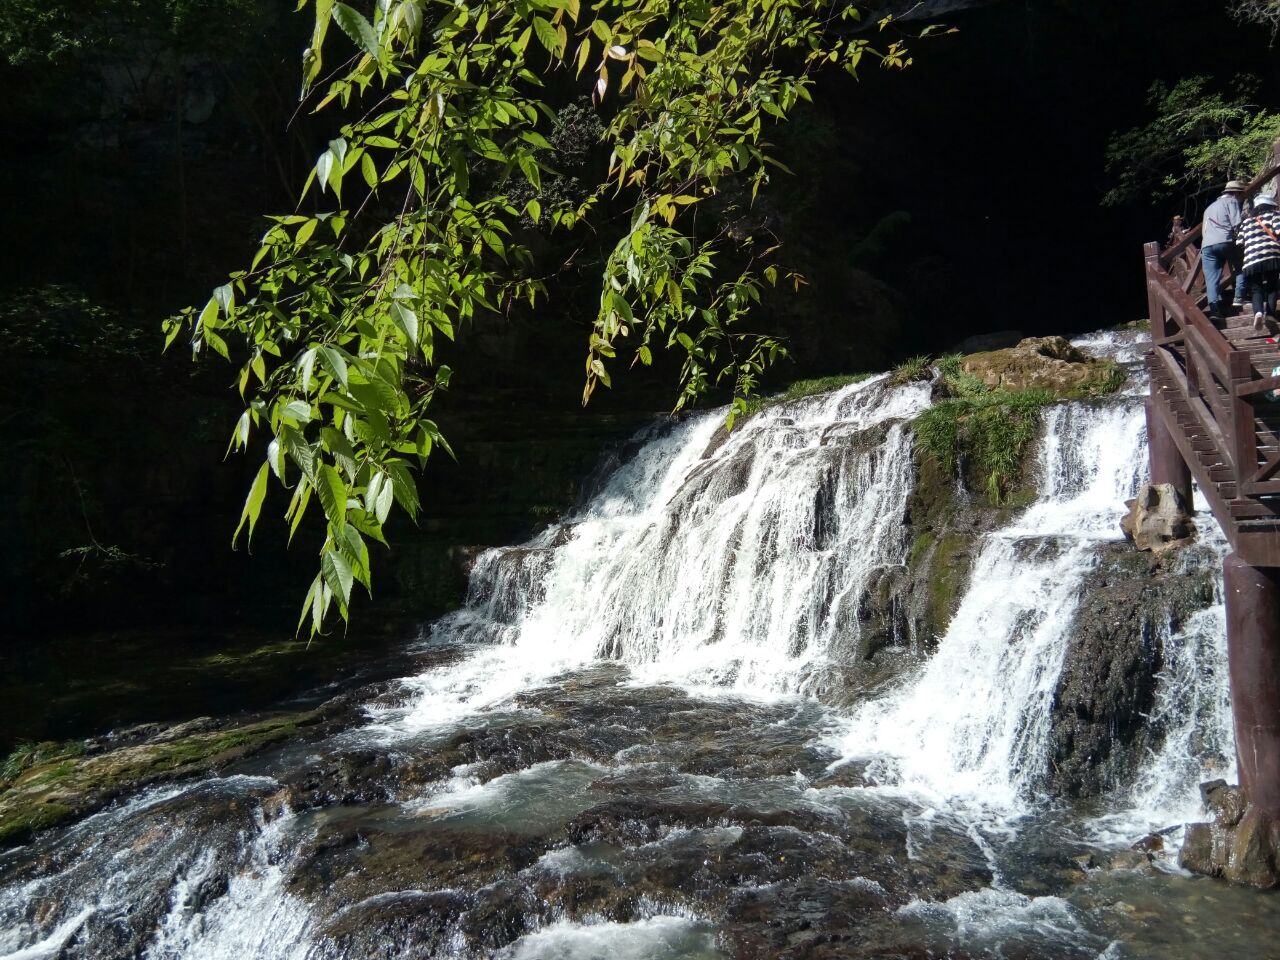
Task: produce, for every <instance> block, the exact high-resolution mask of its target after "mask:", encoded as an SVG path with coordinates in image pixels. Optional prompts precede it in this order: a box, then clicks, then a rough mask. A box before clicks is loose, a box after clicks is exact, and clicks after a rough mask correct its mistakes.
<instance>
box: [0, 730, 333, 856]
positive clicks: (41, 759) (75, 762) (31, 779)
mask: <svg viewBox="0 0 1280 960" xmlns="http://www.w3.org/2000/svg"><path fill="white" fill-rule="evenodd" d="M322 719H323V715H322V714H321V712H320V711H314V710H313V711H306V712H302V713H294V714H284V715H279V716H274V717H269V718H267V719H264V720H257V721H254V722H251V723H246V724H243V725H241V726H238V727H225V728H223V729H215V730H207V729H203V730H202V731H201V732H193V733H187V734H186V735H182V734H181V728H171V730H170V731H167V732H165V733H162V734H160V735H159V736H157V737H156V738H154V739H153V740H152V741H150V742H147V743H143V744H139V745H137V746H132V747H121V748H119V749H116V750H112V751H109V752H105V753H94V754H92V755H86V750H85V745H84V744H83V743H71V744H53V743H50V744H39V745H31V744H23V745H22V746H20V747H19V749H18V750H15V751H14V752H13V753H12V754H10V756H9V758H8V760H6V762H5V767H4V776H5V780H4V781H0V784H2V785H3V789H0V847H2V846H5V845H7V844H10V843H15V842H21V841H23V840H25V839H27V838H28V837H29V836H30V835H31V833H32V832H34V831H36V830H40V829H43V828H45V827H50V826H54V825H56V824H59V823H64V822H66V821H68V820H71V819H73V818H75V817H77V816H83V815H85V814H87V813H90V812H92V811H93V810H95V809H97V808H99V807H101V806H102V804H104V803H106V802H107V801H108V800H110V798H112V797H114V796H117V795H118V794H119V793H120V792H121V791H123V790H127V789H136V788H138V787H142V786H146V785H148V784H151V783H156V782H159V781H161V780H169V779H174V778H177V777H184V776H189V775H193V774H197V773H204V772H208V771H210V770H216V769H220V768H221V767H224V766H226V765H227V764H229V763H232V762H234V761H235V760H238V759H241V758H242V757H245V756H247V755H249V754H250V753H253V752H255V751H257V750H260V749H262V748H263V747H266V746H269V745H271V744H275V743H280V742H282V741H285V740H290V739H294V738H295V737H297V736H299V735H300V733H301V731H302V730H303V729H304V728H307V727H314V726H315V725H317V724H318V723H319V722H320V721H321V720H322ZM10 774H12V776H10Z"/></svg>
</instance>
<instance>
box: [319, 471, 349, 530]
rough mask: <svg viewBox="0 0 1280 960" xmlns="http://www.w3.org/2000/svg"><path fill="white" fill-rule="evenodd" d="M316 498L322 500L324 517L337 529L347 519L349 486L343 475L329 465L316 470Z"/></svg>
mask: <svg viewBox="0 0 1280 960" xmlns="http://www.w3.org/2000/svg"><path fill="white" fill-rule="evenodd" d="M316 496H318V497H319V498H320V506H322V507H323V508H324V515H325V516H326V517H328V518H329V522H330V523H331V524H333V526H334V529H337V528H338V526H339V525H340V524H343V523H345V522H346V519H347V485H346V484H345V483H343V481H342V475H341V474H340V473H338V471H337V470H335V469H334V468H333V467H331V466H329V464H327V463H322V464H320V466H319V467H317V468H316Z"/></svg>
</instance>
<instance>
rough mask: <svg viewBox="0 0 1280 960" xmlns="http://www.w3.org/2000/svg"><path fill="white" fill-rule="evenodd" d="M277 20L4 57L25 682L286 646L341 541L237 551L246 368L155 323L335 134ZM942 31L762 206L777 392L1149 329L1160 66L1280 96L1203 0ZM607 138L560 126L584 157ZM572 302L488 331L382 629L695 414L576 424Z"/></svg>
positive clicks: (6, 323) (968, 16) (968, 23)
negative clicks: (1046, 341) (1145, 161)
mask: <svg viewBox="0 0 1280 960" xmlns="http://www.w3.org/2000/svg"><path fill="white" fill-rule="evenodd" d="M242 5H243V4H242ZM269 6H270V5H267V4H263V5H262V7H263V10H259V11H258V14H257V15H256V17H255V18H254V19H253V20H252V22H251V27H252V29H251V30H250V31H249V34H248V35H246V36H229V37H228V38H227V39H226V42H220V43H210V42H208V41H207V38H206V39H205V40H202V41H201V42H199V43H194V44H189V45H188V44H185V42H184V41H180V40H176V39H172V38H170V39H165V37H164V36H157V35H155V34H154V32H153V31H151V27H149V26H147V25H140V24H127V23H122V24H119V25H117V27H115V28H113V29H116V30H117V34H118V35H116V36H108V37H105V38H104V39H101V40H100V46H99V47H98V48H97V49H95V50H93V51H90V52H89V53H88V54H84V55H78V56H68V57H63V58H60V59H56V60H54V61H50V60H49V59H47V58H43V59H42V58H40V57H28V58H26V59H21V58H19V59H21V62H18V63H5V64H4V65H2V66H0V84H2V86H3V89H4V90H5V96H4V97H3V99H0V211H3V215H2V219H0V224H2V227H3V230H2V233H0V236H2V237H3V243H4V253H5V255H4V256H3V257H0V329H3V331H4V333H5V336H4V340H3V341H2V342H3V344H4V345H5V347H7V349H8V351H9V358H8V359H9V364H8V369H7V373H6V376H5V377H4V378H3V381H2V382H0V404H2V408H3V409H2V412H0V444H3V450H4V451H5V454H4V462H5V463H6V467H7V469H6V470H5V471H4V483H5V492H6V501H7V507H6V509H5V511H4V513H3V521H2V523H0V544H2V546H0V585H2V589H3V597H4V601H3V605H2V607H0V610H2V612H0V635H3V637H4V641H0V651H4V650H6V649H7V650H8V651H9V652H8V655H9V656H20V658H26V659H24V660H23V662H28V661H29V659H30V657H31V656H33V655H34V654H32V651H35V650H39V649H40V647H41V644H43V643H51V642H53V639H54V638H58V637H67V636H75V635H79V634H82V633H85V632H87V631H98V632H100V631H103V630H110V629H122V628H126V627H127V628H130V629H134V630H137V629H161V628H163V629H165V630H176V629H181V630H187V631H193V630H194V631H202V632H203V634H205V635H208V636H210V637H213V638H215V639H216V638H217V637H219V636H224V635H227V634H230V633H233V632H234V631H236V630H244V629H254V630H267V631H279V632H284V633H291V631H292V626H293V621H294V618H295V615H296V604H297V603H298V602H299V601H300V599H301V597H302V595H303V593H304V592H305V587H306V583H307V582H308V581H309V579H310V577H311V575H312V573H313V560H312V555H311V550H312V549H313V548H314V544H308V543H307V542H306V541H305V537H304V538H302V542H300V543H295V545H294V548H293V550H292V551H289V552H286V550H285V548H284V532H283V528H282V526H280V525H272V524H269V523H266V522H264V524H263V529H262V530H261V531H260V532H259V536H258V537H257V539H256V541H255V546H254V552H253V553H252V554H248V553H246V552H245V551H244V550H243V549H241V550H240V551H239V552H232V551H231V549H230V547H229V542H230V538H231V531H232V529H233V528H234V525H235V517H236V516H237V515H238V513H239V510H240V505H241V503H242V500H243V496H244V490H245V488H246V479H247V478H246V475H245V472H244V470H243V469H242V466H243V465H242V464H240V463H238V462H230V463H223V462H222V456H223V451H224V449H225V447H226V442H227V439H228V437H229V435H230V431H231V427H232V425H233V423H234V421H235V418H236V416H237V414H238V407H237V405H236V402H235V397H234V394H233V392H232V391H231V390H230V389H229V380H230V373H229V371H228V369H227V368H223V367H221V366H218V365H209V366H203V365H193V364H192V363H190V361H189V359H188V357H187V356H186V355H184V354H183V353H182V351H181V350H175V351H172V352H170V353H169V354H167V355H162V354H161V351H160V347H161V335H160V332H159V324H160V321H161V320H162V319H163V318H164V317H165V316H166V315H168V314H169V313H171V312H172V311H175V310H177V309H179V308H181V307H183V306H186V305H189V304H193V303H202V302H203V301H204V300H205V299H207V297H208V292H209V290H210V288H211V287H213V286H214V285H215V284H217V283H220V282H222V280H223V279H224V277H225V274H226V273H227V272H228V271H229V270H231V269H234V268H236V267H237V266H240V265H243V264H244V263H245V262H246V261H247V259H248V258H249V257H250V256H251V254H252V251H253V249H254V248H255V243H256V241H257V239H258V237H259V236H260V234H261V232H262V221H261V219H260V217H261V215H262V214H263V213H267V212H284V211H286V210H289V209H291V208H292V206H293V202H294V199H293V198H294V191H295V190H296V187H297V186H298V185H299V184H300V183H301V181H302V179H303V178H304V176H305V173H306V171H307V169H308V168H309V167H310V166H311V164H312V163H313V162H314V158H315V157H316V156H317V155H318V153H319V152H320V148H321V146H322V145H323V144H324V143H325V142H326V140H327V139H328V137H329V135H330V133H331V132H330V131H328V130H324V129H317V128H315V123H314V121H312V120H311V119H310V118H308V117H307V116H305V115H304V116H298V117H294V116H293V114H294V111H295V109H296V93H297V87H298V56H299V52H300V51H301V49H302V47H303V46H304V38H305V36H306V34H307V29H308V26H309V25H308V23H307V22H306V18H305V17H304V16H302V15H298V16H294V15H291V14H290V13H288V12H287V9H286V8H291V7H292V4H284V3H281V4H278V5H277V6H279V7H280V8H281V9H280V12H264V10H265V9H266V8H268V7H269ZM270 9H271V10H274V9H275V8H274V7H270ZM248 22H249V21H245V23H248ZM948 22H949V23H950V24H952V25H954V26H956V27H957V28H958V32H957V33H951V34H946V35H937V36H933V37H930V38H928V39H925V40H922V41H918V42H916V43H915V44H914V45H913V53H914V56H915V63H914V65H913V66H912V67H910V68H909V69H908V70H906V71H905V72H886V71H882V70H879V69H877V68H875V67H874V66H869V67H868V68H867V69H866V70H865V71H864V73H863V76H862V77H861V79H860V80H859V81H853V80H851V79H849V78H847V77H843V76H836V75H832V76H831V77H830V78H829V79H828V80H827V81H826V82H825V83H824V85H823V87H822V88H821V93H820V96H819V97H818V102H817V104H816V105H815V106H814V107H813V108H811V109H809V110H807V112H805V113H804V114H802V115H801V116H800V117H799V118H798V119H797V121H796V122H794V123H793V124H792V125H790V126H789V127H788V128H786V129H784V130H780V131H778V140H779V143H780V146H781V151H782V154H783V156H784V158H785V159H786V160H787V162H788V163H789V164H790V165H791V166H792V168H793V169H794V170H795V173H796V175H795V176H794V177H791V178H786V177H780V178H779V179H777V180H776V181H775V183H774V185H773V189H772V192H771V193H770V195H769V196H768V198H767V199H765V200H763V201H762V204H761V206H760V207H759V209H758V210H757V211H755V213H754V214H753V215H754V216H757V217H759V218H762V219H763V221H764V222H766V223H767V224H768V226H769V227H770V228H771V229H774V230H776V231H777V232H778V233H779V234H780V235H781V237H782V238H783V240H784V241H785V243H786V248H785V249H786V251H787V257H788V258H789V261H790V262H791V263H792V264H793V265H794V266H795V267H796V268H797V269H798V270H800V271H801V272H803V273H804V274H805V275H806V277H807V278H808V279H809V281H810V282H809V285H808V286H806V287H805V288H804V289H803V290H801V291H800V292H799V293H798V294H795V295H788V296H786V297H777V298H776V299H774V300H773V301H772V302H770V303H768V304H766V305H765V310H764V316H763V317H762V318H761V320H760V323H761V324H762V325H765V326H767V327H768V328H769V329H771V330H774V331H777V332H779V333H781V334H782V335H784V336H785V337H787V338H788V340H789V345H790V348H791V352H792V359H791V360H790V361H789V362H787V363H784V364H783V365H782V366H781V367H780V368H779V369H778V370H776V371H775V372H774V373H773V379H772V380H771V381H770V382H769V383H768V384H766V389H777V388H779V387H781V386H784V385H785V384H786V383H787V382H788V381H791V380H796V379H801V378H807V377H814V376H821V375H826V374H836V373H852V372H858V371H867V370H880V369H885V368H887V367H889V366H891V365H893V364H895V363H897V362H899V361H901V360H902V359H904V358H906V357H910V356H914V355H919V354H937V353H941V352H944V351H947V350H949V349H952V348H954V347H955V346H956V345H957V344H959V343H961V342H962V341H964V340H966V338H970V337H973V336H975V335H982V334H987V333H991V332H993V331H1009V330H1017V331H1020V332H1022V333H1025V334H1027V335H1036V334H1050V333H1055V334H1063V335H1071V334H1076V333H1080V332H1083V331H1086V330H1090V329H1096V328H1100V327H1105V326H1110V325H1113V324H1117V323H1121V322H1125V321H1129V320H1134V319H1138V318H1141V317H1142V316H1144V314H1145V293H1144V290H1143V286H1142V284H1141V282H1140V281H1139V267H1140V262H1141V261H1140V250H1141V245H1142V243H1143V242H1145V241H1148V240H1152V239H1157V238H1163V237H1164V236H1165V235H1166V233H1167V231H1168V226H1169V219H1170V217H1171V216H1172V215H1173V214H1174V213H1178V212H1183V211H1182V207H1181V206H1179V205H1177V204H1174V203H1171V204H1169V205H1168V206H1167V207H1166V206H1161V205H1151V204H1148V203H1135V204H1131V205H1129V206H1127V207H1109V208H1104V207H1103V206H1102V205H1101V199H1102V197H1103V195H1104V193H1105V192H1106V191H1107V189H1108V188H1109V187H1110V186H1111V185H1112V183H1113V178H1112V177H1111V176H1109V175H1108V173H1107V172H1106V170H1105V169H1104V154H1105V148H1106V144H1107V140H1108V137H1109V136H1110V135H1111V134H1112V133H1113V132H1114V131H1117V130H1121V129H1125V128H1129V127H1132V126H1134V125H1137V124H1140V123H1142V122H1144V121H1145V120H1146V119H1147V118H1148V117H1149V112H1150V111H1149V107H1148V104H1147V99H1148V89H1149V88H1150V86H1151V84H1152V83H1153V82H1154V81H1157V80H1162V81H1165V82H1167V83H1172V82H1174V81H1176V80H1177V79H1178V78H1180V77H1182V76H1185V75H1188V74H1191V73H1197V74H1207V75H1210V76H1213V77H1221V78H1223V79H1224V81H1225V79H1227V78H1229V77H1231V76H1232V75H1234V74H1235V73H1238V72H1248V73H1252V74H1255V75H1257V76H1258V77H1259V78H1260V79H1261V84H1262V88H1261V89H1262V95H1263V99H1264V102H1267V103H1274V102H1276V101H1277V100H1280V97H1277V92H1280V74H1278V73H1277V69H1276V65H1277V59H1276V52H1275V51H1274V50H1273V49H1272V48H1271V46H1270V40H1271V38H1270V36H1269V35H1268V34H1267V33H1266V32H1265V31H1262V30H1260V29H1259V28H1256V27H1255V28H1245V27H1241V26H1239V25H1237V24H1235V23H1234V22H1233V21H1232V20H1231V19H1230V18H1229V17H1228V16H1227V14H1226V13H1225V11H1224V9H1223V8H1222V7H1221V6H1220V5H1217V4H1212V3H1204V2H1203V0H1114V2H1110V3H1105V4H1100V3H1096V2H1068V0H1008V2H998V3H994V4H991V5H987V6H983V7H981V8H979V9H974V10H969V11H965V12H960V13H955V14H953V15H951V16H950V17H949V18H948ZM241 25H242V26H244V24H243V23H242V24H241ZM131 31H132V32H131ZM291 118H292V121H293V122H292V123H291V122H290V121H291ZM590 133H591V131H590V124H589V123H587V122H586V121H585V120H584V121H583V123H582V124H581V125H580V127H575V126H574V125H573V124H569V125H567V126H566V129H565V130H564V131H562V137H561V139H560V140H558V141H557V146H562V147H563V149H564V152H565V154H566V156H564V157H562V158H560V159H561V161H562V162H563V164H564V165H565V166H566V167H568V168H571V167H572V165H573V164H574V163H575V162H582V158H583V157H584V156H588V155H589V152H590V143H589V140H590ZM1192 212H1193V213H1194V211H1192ZM574 297H575V291H574V290H572V289H570V290H568V291H566V292H565V295H564V296H563V297H562V298H561V299H560V300H559V301H557V303H558V306H552V307H551V308H547V309H544V310H541V311H539V313H538V314H537V315H536V316H529V317H520V318H515V319H511V320H502V321H488V322H486V323H482V324H478V325H476V326H474V327H472V328H469V329H467V330H464V331H463V332H462V334H461V335H460V337H459V341H458V344H457V346H456V348H454V350H453V354H452V355H451V356H450V357H449V358H448V362H450V363H451V364H452V366H453V367H454V369H455V371H456V373H455V377H454V380H453V385H452V388H451V392H450V395H449V396H448V397H447V398H446V399H445V400H444V402H443V403H442V405H441V408H440V411H439V421H440V424H441V427H442V429H443V430H444V431H445V433H446V435H448V436H449V437H450V438H451V439H452V440H453V442H454V446H455V448H456V449H457V451H458V462H457V463H456V464H454V463H449V462H448V461H446V460H444V459H443V458H434V459H433V462H432V465H431V467H430V470H429V473H428V476H427V477H426V478H425V481H424V496H423V501H424V506H425V510H424V514H425V519H424V520H423V522H422V523H421V524H420V526H419V527H418V529H416V530H409V529H406V530H402V531H401V537H400V539H399V540H398V541H397V542H395V543H394V544H393V548H392V551H391V554H390V556H389V557H384V558H382V561H381V563H382V569H383V570H384V571H386V572H385V573H384V574H383V576H382V577H381V580H380V582H379V583H378V584H377V586H378V594H377V600H376V602H374V603H373V604H370V603H369V602H365V603H364V604H362V605H358V606H357V608H356V610H355V613H354V615H355V619H356V621H357V622H358V623H361V622H363V624H364V627H363V629H371V628H372V629H376V628H377V626H378V625H379V624H385V623H397V624H399V623H403V622H404V621H406V620H408V621H416V620H420V619H422V618H425V617H428V616H431V615H433V614H436V613H438V612H440V611H441V610H443V609H445V608H447V607H449V606H450V605H453V604H456V603H457V602H458V600H459V598H460V596H461V591H462V589H463V586H464V575H463V570H464V567H465V560H466V557H467V556H469V555H470V548H473V547H475V546H478V545H486V544H495V543H505V542H511V541H513V540H516V539H518V538H520V537H523V536H526V535H528V534H529V533H530V532H531V531H532V530H533V529H535V528H536V527H537V526H538V525H539V524H541V523H545V522H546V521H547V520H548V519H549V518H551V517H553V516H556V515H558V514H559V513H561V512H563V511H564V510H565V509H566V508H568V507H569V506H570V505H571V503H572V501H573V498H574V496H575V491H576V490H577V489H578V488H579V486H580V484H581V482H582V480H583V478H584V477H585V476H586V475H587V474H588V472H589V471H590V469H591V468H592V466H593V464H595V463H596V461H597V459H598V457H599V456H600V455H601V451H602V450H605V449H607V448H609V447H610V445H616V444H617V443H618V442H619V441H620V440H621V439H622V438H624V437H625V436H626V435H627V434H628V433H629V432H630V431H632V430H633V429H634V428H635V427H636V426H637V425H638V424H639V423H640V422H641V421H643V420H644V419H646V418H648V417H650V416H652V415H653V414H655V413H658V412H661V411H663V410H665V409H667V408H669V406H670V404H671V402H672V401H673V399H674V387H673V380H672V379H671V377H670V371H664V370H663V369H662V368H661V365H659V366H658V368H656V369H655V370H654V371H649V372H644V373H640V372H633V375H629V376H628V377H626V378H620V379H619V382H617V383H615V389H614V390H613V391H612V392H608V393H605V394H603V395H597V399H596V400H595V401H594V402H593V405H592V407H591V409H589V410H587V411H585V412H584V411H582V410H581V409H580V408H579V406H578V398H579V397H580V394H581V381H580V376H581V362H582V361H581V358H582V350H583V343H584V340H585V336H586V330H587V328H588V320H589V316H588V313H587V312H586V311H582V310H579V309H576V306H575V300H574ZM255 466H256V464H255ZM378 562H379V561H378V560H375V563H378Z"/></svg>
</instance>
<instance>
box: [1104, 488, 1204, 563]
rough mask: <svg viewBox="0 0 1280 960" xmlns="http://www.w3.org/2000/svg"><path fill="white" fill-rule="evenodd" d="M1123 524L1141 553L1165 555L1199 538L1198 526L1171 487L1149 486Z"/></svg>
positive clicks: (1131, 505) (1132, 502)
mask: <svg viewBox="0 0 1280 960" xmlns="http://www.w3.org/2000/svg"><path fill="white" fill-rule="evenodd" d="M1125 506H1126V507H1128V508H1129V512H1128V513H1127V514H1125V516H1124V518H1123V519H1121V521H1120V529H1121V530H1123V531H1124V535H1125V538H1126V539H1127V540H1128V541H1129V542H1130V543H1132V544H1133V545H1134V546H1135V547H1136V548H1137V549H1139V550H1146V551H1153V552H1156V553H1160V552H1163V551H1165V550H1168V549H1171V548H1173V547H1176V546H1180V545H1182V544H1185V543H1186V542H1187V541H1188V540H1190V539H1191V538H1193V537H1194V536H1195V535H1196V525H1195V523H1194V521H1192V519H1191V515H1190V514H1189V512H1188V510H1187V504H1185V503H1183V502H1182V496H1181V495H1180V494H1179V493H1178V491H1177V490H1175V489H1174V487H1173V484H1171V483H1154V484H1153V483H1147V484H1143V486H1142V488H1141V489H1140V490H1139V491H1138V496H1137V497H1136V498H1134V499H1133V500H1126V501H1125Z"/></svg>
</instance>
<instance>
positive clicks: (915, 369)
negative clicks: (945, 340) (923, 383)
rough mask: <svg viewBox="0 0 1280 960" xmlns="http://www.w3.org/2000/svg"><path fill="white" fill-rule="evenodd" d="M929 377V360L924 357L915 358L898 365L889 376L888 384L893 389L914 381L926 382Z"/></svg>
mask: <svg viewBox="0 0 1280 960" xmlns="http://www.w3.org/2000/svg"><path fill="white" fill-rule="evenodd" d="M929 376H930V360H929V358H928V357H926V356H915V357H910V358H908V359H907V360H904V361H903V362H902V363H900V364H898V366H896V367H895V368H894V370H893V373H891V374H890V375H889V382H890V383H892V384H893V385H894V386H895V387H901V386H903V385H904V384H908V383H913V382H914V381H916V380H927V379H928V378H929Z"/></svg>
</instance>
